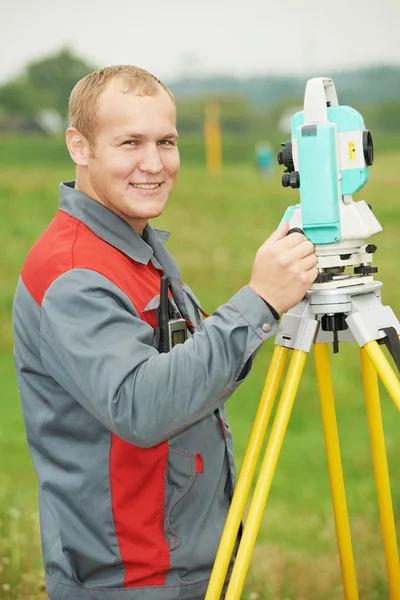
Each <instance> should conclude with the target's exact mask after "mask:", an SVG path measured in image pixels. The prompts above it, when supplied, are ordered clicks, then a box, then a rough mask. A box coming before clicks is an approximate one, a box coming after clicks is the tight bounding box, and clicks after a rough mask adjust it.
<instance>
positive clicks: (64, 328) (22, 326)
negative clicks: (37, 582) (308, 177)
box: [13, 66, 317, 600]
mask: <svg viewBox="0 0 400 600" xmlns="http://www.w3.org/2000/svg"><path fill="white" fill-rule="evenodd" d="M70 118H71V126H70V127H69V128H68V130H67V134H66V140H67V146H68V150H69V152H70V155H71V158H72V160H73V161H74V163H75V165H76V181H75V182H68V183H64V184H62V185H61V191H60V205H59V211H58V212H57V214H56V216H55V218H54V219H53V221H52V222H51V223H50V225H49V226H48V228H47V229H46V230H45V231H44V233H43V234H42V235H41V237H40V238H39V240H38V241H37V242H36V244H35V246H34V247H33V248H32V250H31V251H30V253H29V255H28V257H27V259H26V262H25V264H24V265H23V268H22V272H21V278H20V281H19V283H18V288H17V292H16V297H15V302H14V312H13V322H14V334H15V362H16V370H17V377H18V382H19V388H20V393H21V398H22V406H23V413H24V420H25V425H26V431H27V438H28V442H29V447H30V451H31V455H32V458H33V463H34V466H35V469H36V473H37V477H38V482H39V506H40V520H41V536H42V548H43V557H44V565H45V570H46V584H47V592H48V595H49V597H50V598H51V599H52V600H69V599H71V600H72V599H73V600H98V599H99V598H101V599H104V600H114V599H117V598H118V600H159V599H160V600H161V599H162V600H175V599H187V600H189V599H190V600H196V599H200V598H204V595H205V592H206V589H207V584H208V580H209V577H210V573H211V569H212V565H213V560H214V558H215V554H216V551H217V548H218V543H219V540H220V536H221V532H222V529H223V525H224V521H225V519H226V515H227V512H228V508H229V503H230V499H231V497H232V493H233V488H234V479H235V474H234V464H233V453H232V441H231V435H230V431H229V427H228V424H227V420H226V414H225V411H224V403H225V402H226V400H227V399H228V397H229V396H230V395H231V394H232V392H233V391H234V389H235V388H236V387H237V386H238V385H239V384H240V383H241V382H242V381H243V380H244V378H245V377H246V375H247V374H248V372H249V370H250V367H251V361H252V356H253V355H254V354H255V352H256V351H257V350H258V349H259V347H260V346H261V344H262V343H263V342H264V341H265V340H266V339H268V338H270V337H272V336H273V335H274V334H275V333H276V332H277V329H278V325H277V321H276V318H278V317H279V314H280V313H282V312H283V311H285V310H287V309H288V308H290V307H292V306H294V305H295V304H296V303H297V302H298V301H299V300H300V299H301V298H302V297H303V296H304V294H305V293H306V292H307V290H308V289H309V287H310V286H311V284H312V282H313V281H314V279H315V278H316V275H317V270H316V267H315V265H316V258H315V255H314V248H313V246H312V244H311V243H310V242H308V241H307V240H306V239H305V237H304V236H302V235H301V234H298V233H295V234H292V235H290V236H286V234H287V225H286V224H284V225H282V226H280V227H279V228H278V230H277V231H275V232H274V233H273V234H272V235H271V237H270V238H269V239H268V240H267V241H266V242H265V244H264V245H263V246H262V247H261V248H260V250H259V251H258V253H257V256H256V259H255V262H254V265H253V271H252V275H251V279H250V282H249V285H247V286H245V287H244V288H242V289H241V290H239V291H238V292H237V294H235V295H234V296H233V298H231V299H230V300H229V302H227V303H226V304H224V305H223V306H221V307H220V308H219V309H218V310H217V311H215V313H214V314H213V315H212V316H210V317H208V318H206V319H205V320H204V321H203V320H202V319H201V316H200V312H199V306H198V302H197V300H196V298H195V296H194V295H193V293H192V292H191V290H190V289H189V288H188V287H187V286H186V285H185V284H183V283H182V282H181V280H180V275H179V270H178V267H177V265H176V263H175V262H174V260H173V259H172V257H171V256H170V254H169V253H168V252H167V250H166V249H165V248H164V246H163V242H164V241H165V239H166V235H165V232H157V231H156V230H154V229H153V228H152V227H151V225H150V224H149V222H148V221H149V219H151V218H153V217H157V216H158V215H160V214H161V213H162V212H163V210H164V208H165V205H166V203H167V200H168V197H169V194H170V192H171V190H172V188H173V186H174V184H175V180H176V177H177V174H178V169H179V153H178V148H177V139H178V134H177V131H176V124H175V105H174V100H173V97H172V94H171V93H170V92H169V90H168V89H167V88H166V87H165V86H164V85H163V84H162V83H161V82H159V81H158V80H157V79H156V78H155V77H153V76H152V75H150V74H149V73H147V72H146V71H143V70H141V69H138V68H136V67H132V66H119V67H108V68H105V69H102V70H100V71H97V72H95V73H92V74H91V75H89V76H87V77H86V78H84V79H83V80H81V81H80V82H78V84H77V85H76V86H75V88H74V90H73V92H72V95H71V99H70ZM163 274H165V275H168V276H169V278H170V281H171V290H172V294H171V298H170V310H171V316H174V317H175V316H177V315H178V316H181V317H183V319H185V320H186V322H187V323H188V327H189V329H190V333H191V335H190V337H189V339H187V340H186V341H185V342H184V343H181V344H178V345H175V346H174V347H173V348H172V349H171V350H170V351H169V352H166V353H165V352H164V353H160V352H159V349H158V347H159V346H158V344H159V339H158V338H159V331H158V307H159V290H160V278H161V276H162V275H163Z"/></svg>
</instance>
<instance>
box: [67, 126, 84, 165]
mask: <svg viewBox="0 0 400 600" xmlns="http://www.w3.org/2000/svg"><path fill="white" fill-rule="evenodd" d="M65 141H66V143H67V148H68V151H69V153H70V155H71V158H72V160H73V161H74V163H75V164H76V166H77V167H87V165H88V158H89V156H90V147H89V142H88V141H87V139H86V138H85V137H84V136H83V135H82V134H81V133H80V132H79V131H78V130H77V129H75V127H68V129H67V131H66V132H65Z"/></svg>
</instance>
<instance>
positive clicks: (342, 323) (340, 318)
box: [321, 313, 349, 331]
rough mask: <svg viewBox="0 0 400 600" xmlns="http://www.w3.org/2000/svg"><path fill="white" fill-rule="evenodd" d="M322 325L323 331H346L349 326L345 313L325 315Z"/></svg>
mask: <svg viewBox="0 0 400 600" xmlns="http://www.w3.org/2000/svg"><path fill="white" fill-rule="evenodd" d="M321 327H322V331H344V330H345V329H348V328H349V327H348V325H347V323H346V315H345V314H344V313H336V314H334V315H324V316H323V317H322V319H321Z"/></svg>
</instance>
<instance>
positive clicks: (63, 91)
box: [0, 48, 400, 135]
mask: <svg viewBox="0 0 400 600" xmlns="http://www.w3.org/2000/svg"><path fill="white" fill-rule="evenodd" d="M96 68H97V67H96V65H92V64H89V63H88V62H86V61H85V60H84V59H82V58H80V57H79V56H76V55H75V54H74V53H73V52H71V51H70V50H69V49H68V48H65V49H62V50H61V51H59V52H57V53H55V54H53V55H50V56H48V57H46V58H44V59H42V60H39V61H34V62H31V63H29V64H28V65H27V66H26V69H25V71H24V72H23V73H22V74H21V75H19V76H16V77H14V78H12V79H11V80H10V81H8V82H6V83H5V84H4V85H2V86H0V120H7V119H8V118H10V117H19V118H29V119H34V118H35V117H36V116H37V115H38V114H39V113H40V112H41V111H43V110H52V111H55V112H56V113H57V114H58V115H59V116H60V117H61V118H62V119H63V121H64V122H66V120H67V114H68V97H69V95H70V93H71V90H72V88H73V86H74V85H75V83H76V82H77V81H78V80H79V79H81V78H82V77H84V76H85V75H87V74H88V73H90V72H92V71H94V70H95V69H96ZM332 77H333V78H334V81H335V84H336V88H337V90H338V93H339V100H340V103H341V104H346V103H348V104H350V105H351V106H353V107H354V108H357V110H359V111H360V112H361V113H362V114H363V116H364V119H365V121H366V124H367V126H368V128H369V129H372V130H375V131H378V132H383V133H385V132H388V133H400V67H399V68H395V67H393V68H389V67H381V68H374V69H369V70H361V71H358V72H356V73H354V74H353V75H351V74H349V73H347V74H346V73H341V74H338V75H337V76H335V75H334V74H333V75H332ZM166 83H167V84H169V87H170V88H171V90H172V92H173V93H174V94H175V96H176V100H177V106H178V126H179V129H180V131H181V132H182V133H187V134H200V133H202V131H203V123H204V114H205V106H206V104H207V102H208V101H210V100H213V101H218V102H219V103H220V105H221V124H222V128H223V130H224V131H226V132H227V133H232V134H240V135H244V134H249V135H256V134H260V132H263V131H265V132H271V131H276V130H277V127H278V123H279V122H280V119H281V117H282V115H283V114H284V113H285V112H286V111H288V110H289V111H290V109H295V108H296V107H298V108H300V107H301V104H302V101H303V94H304V83H305V82H304V80H300V79H299V78H298V77H297V78H296V77H292V78H290V77H281V78H279V77H264V78H261V77H259V78H249V79H247V80H237V79H235V78H233V77H229V76H226V77H219V78H203V79H199V78H196V79H185V80H179V81H175V82H166ZM397 88H399V89H397Z"/></svg>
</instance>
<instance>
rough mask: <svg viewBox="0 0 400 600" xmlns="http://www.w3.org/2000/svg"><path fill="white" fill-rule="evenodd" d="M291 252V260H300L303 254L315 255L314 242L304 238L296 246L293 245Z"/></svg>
mask: <svg viewBox="0 0 400 600" xmlns="http://www.w3.org/2000/svg"><path fill="white" fill-rule="evenodd" d="M291 253H292V256H293V260H301V259H302V258H304V257H305V256H309V255H314V256H315V248H314V244H313V243H312V242H310V241H309V240H304V241H302V242H301V243H300V244H298V245H297V246H294V247H293V248H292V249H291Z"/></svg>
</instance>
